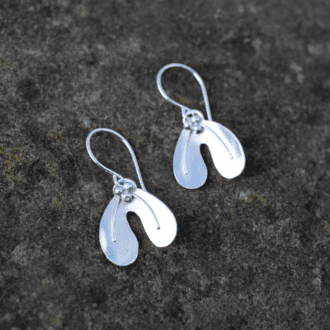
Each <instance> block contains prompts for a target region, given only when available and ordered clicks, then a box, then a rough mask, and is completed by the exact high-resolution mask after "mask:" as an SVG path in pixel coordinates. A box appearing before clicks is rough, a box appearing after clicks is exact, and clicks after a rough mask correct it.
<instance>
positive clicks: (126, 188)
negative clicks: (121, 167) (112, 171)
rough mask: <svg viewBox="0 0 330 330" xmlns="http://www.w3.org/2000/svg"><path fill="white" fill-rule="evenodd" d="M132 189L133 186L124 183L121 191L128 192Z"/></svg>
mask: <svg viewBox="0 0 330 330" xmlns="http://www.w3.org/2000/svg"><path fill="white" fill-rule="evenodd" d="M132 188H133V185H132V184H131V183H130V182H125V183H124V184H123V189H124V190H125V191H129V190H131V189H132Z"/></svg>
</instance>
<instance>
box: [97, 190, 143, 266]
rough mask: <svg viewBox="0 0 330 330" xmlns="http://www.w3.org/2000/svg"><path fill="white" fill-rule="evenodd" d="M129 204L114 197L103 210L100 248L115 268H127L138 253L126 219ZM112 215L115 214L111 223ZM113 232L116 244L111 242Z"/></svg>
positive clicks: (134, 238) (137, 245)
mask: <svg viewBox="0 0 330 330" xmlns="http://www.w3.org/2000/svg"><path fill="white" fill-rule="evenodd" d="M118 203H119V205H118V207H117V204H118ZM129 204H130V203H125V202H122V201H121V200H120V196H118V195H117V196H114V197H113V198H112V200H111V201H110V203H109V205H108V206H107V208H106V209H105V211H104V213H103V216H102V219H101V223H100V244H101V248H102V250H103V252H104V254H105V255H106V257H107V258H108V259H109V260H110V261H111V262H113V263H114V264H116V265H117V266H127V265H129V264H131V263H133V262H134V261H135V260H136V258H137V256H138V252H139V243H138V241H137V239H136V236H135V235H134V233H133V232H132V230H131V227H130V226H129V224H128V222H127V218H126V214H127V212H128V211H127V205H129ZM113 213H116V214H115V218H114V222H113V223H112V222H111V218H112V216H113ZM111 224H113V225H111ZM111 227H112V228H111ZM113 230H114V231H115V237H116V242H113V240H112V237H113V234H114V233H113Z"/></svg>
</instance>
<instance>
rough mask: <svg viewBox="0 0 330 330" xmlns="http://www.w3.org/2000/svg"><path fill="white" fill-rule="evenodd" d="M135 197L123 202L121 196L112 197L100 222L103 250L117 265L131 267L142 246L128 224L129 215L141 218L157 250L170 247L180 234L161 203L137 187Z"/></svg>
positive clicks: (173, 220)
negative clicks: (129, 213) (134, 214)
mask: <svg viewBox="0 0 330 330" xmlns="http://www.w3.org/2000/svg"><path fill="white" fill-rule="evenodd" d="M133 196H134V198H133V199H132V201H131V202H125V201H123V200H120V196H118V195H117V196H115V197H113V199H112V200H111V201H110V203H109V205H108V207H107V208H106V210H105V211H104V214H103V216H102V219H101V224H100V244H101V247H102V250H103V252H104V254H105V255H106V257H107V258H108V259H109V260H110V261H111V262H113V263H114V264H116V265H118V266H127V265H129V264H131V263H133V262H134V261H135V260H136V258H137V256H138V249H139V243H138V241H137V239H136V236H135V235H134V233H133V232H132V230H131V228H130V226H129V224H128V222H127V218H126V215H127V213H128V212H134V213H136V214H137V215H138V216H139V218H140V220H141V221H142V224H143V227H144V229H145V231H146V233H147V235H148V237H149V238H150V240H151V241H152V242H153V244H155V245H156V246H157V247H165V246H167V245H169V244H171V243H172V241H173V240H174V238H175V236H176V233H177V224H176V220H175V217H174V215H173V213H172V212H171V210H170V209H169V208H168V207H167V206H166V205H165V204H164V203H163V202H162V201H160V200H159V199H158V198H156V197H155V196H153V195H152V194H149V193H148V192H146V191H144V190H142V189H138V188H137V189H135V190H134V192H133ZM158 228H159V229H158ZM114 237H115V241H114V239H113V238H114Z"/></svg>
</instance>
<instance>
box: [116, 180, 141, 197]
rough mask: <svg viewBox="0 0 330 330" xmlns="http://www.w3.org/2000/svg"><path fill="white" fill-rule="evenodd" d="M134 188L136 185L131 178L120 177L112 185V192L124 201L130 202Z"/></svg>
mask: <svg viewBox="0 0 330 330" xmlns="http://www.w3.org/2000/svg"><path fill="white" fill-rule="evenodd" d="M135 189H136V185H135V184H134V182H131V180H129V181H128V179H121V180H120V181H118V183H117V184H116V185H115V186H114V187H113V193H114V194H115V195H120V198H121V200H122V201H124V202H130V201H131V200H132V199H133V192H134V190H135Z"/></svg>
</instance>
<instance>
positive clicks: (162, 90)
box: [157, 63, 212, 120]
mask: <svg viewBox="0 0 330 330" xmlns="http://www.w3.org/2000/svg"><path fill="white" fill-rule="evenodd" d="M175 67H179V68H182V69H186V70H188V71H190V72H191V73H192V74H193V75H194V77H195V78H196V79H197V81H198V83H199V85H200V86H201V89H202V93H203V97H204V103H205V108H206V113H207V118H208V120H212V116H211V110H210V104H209V99H208V97H207V92H206V88H205V85H204V82H203V80H202V78H201V76H200V75H199V74H198V73H197V72H196V71H195V70H193V69H192V68H190V67H189V66H187V65H184V64H180V63H171V64H168V65H165V66H164V67H163V68H162V69H161V70H160V71H159V72H158V75H157V87H158V89H159V92H160V94H162V96H163V97H164V99H165V100H167V101H169V102H171V103H173V104H175V105H177V106H179V107H180V108H181V110H182V115H183V116H184V115H185V112H186V111H189V110H191V109H189V108H187V107H185V106H184V105H182V104H180V103H177V102H175V101H173V100H172V99H171V98H170V97H169V96H168V95H167V94H166V93H165V91H164V89H163V86H162V83H161V79H162V74H163V72H164V71H165V70H167V69H169V68H175Z"/></svg>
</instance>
